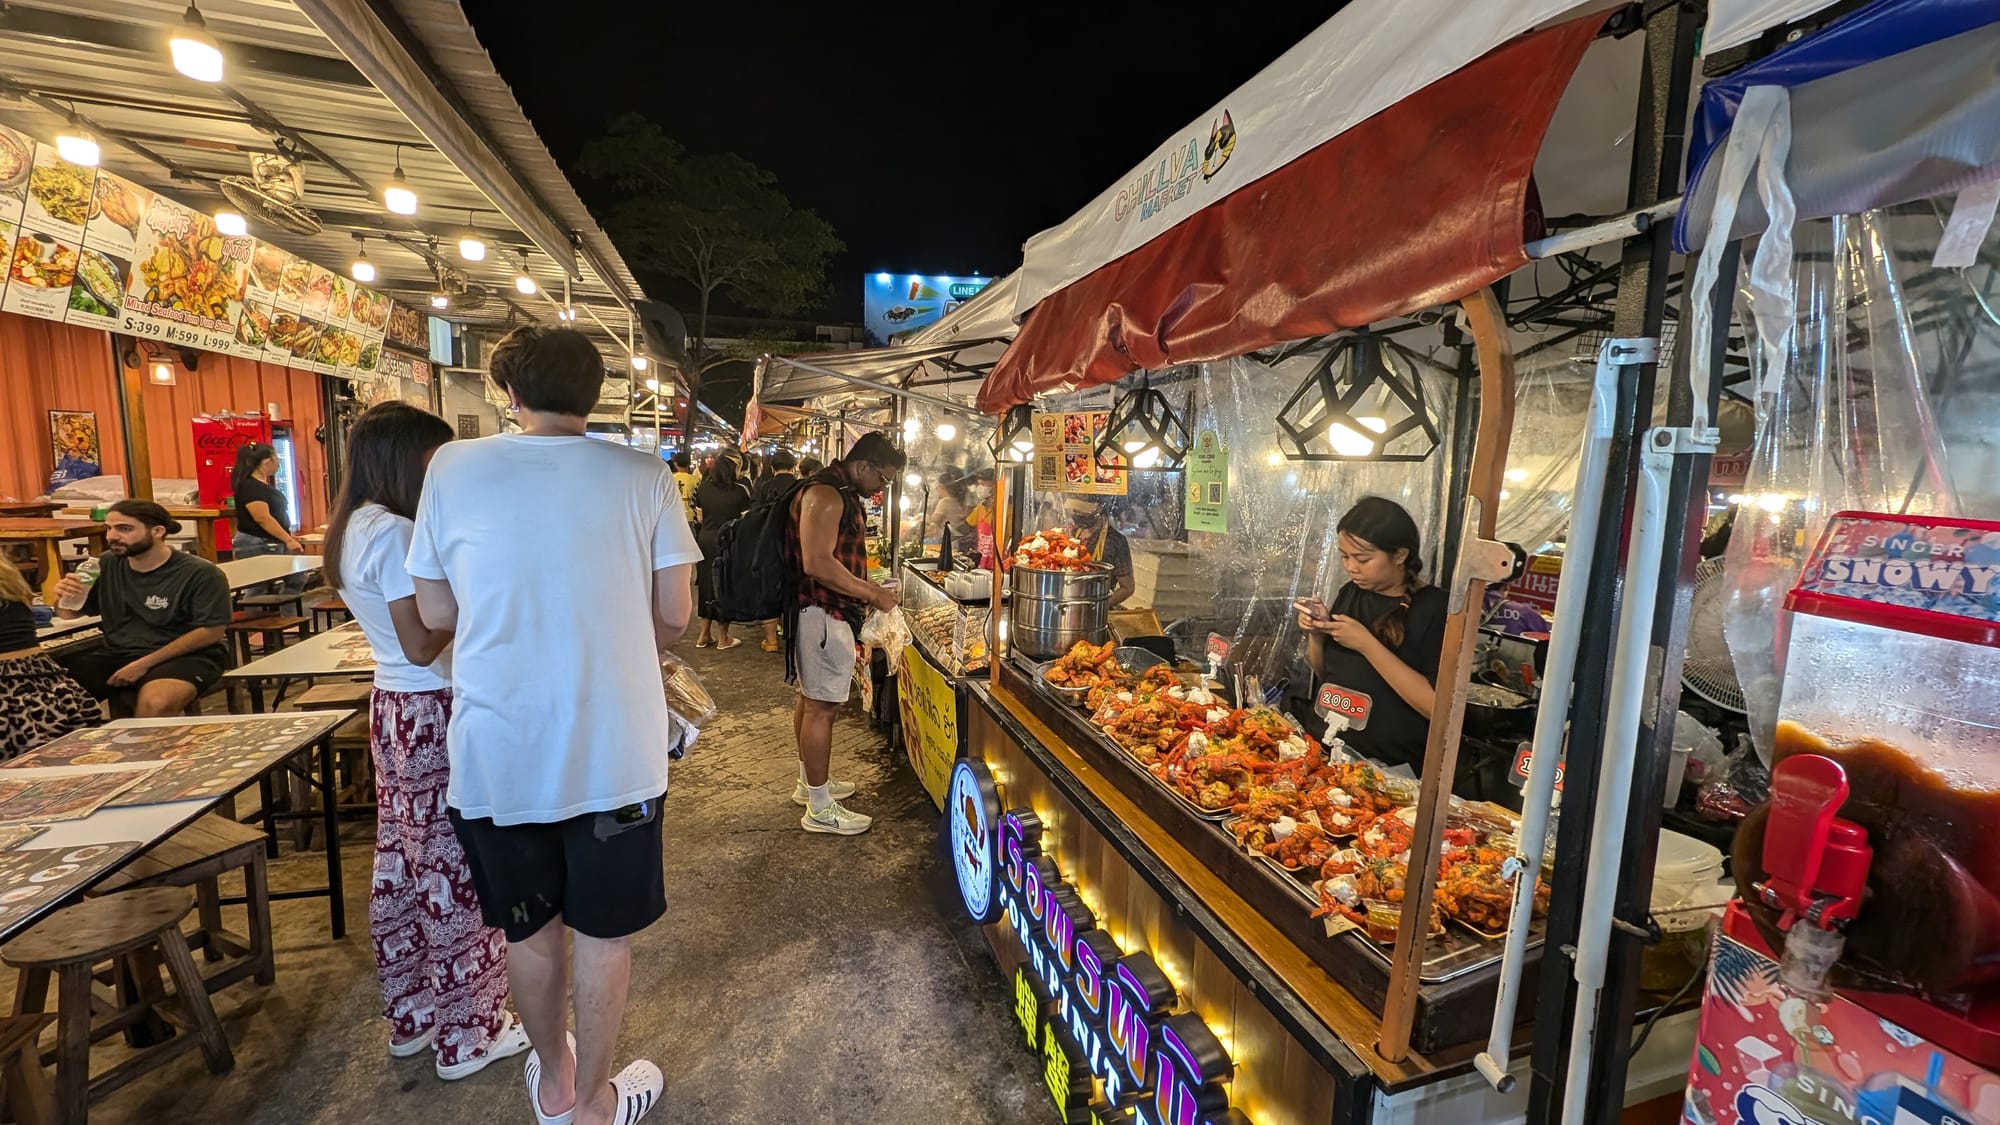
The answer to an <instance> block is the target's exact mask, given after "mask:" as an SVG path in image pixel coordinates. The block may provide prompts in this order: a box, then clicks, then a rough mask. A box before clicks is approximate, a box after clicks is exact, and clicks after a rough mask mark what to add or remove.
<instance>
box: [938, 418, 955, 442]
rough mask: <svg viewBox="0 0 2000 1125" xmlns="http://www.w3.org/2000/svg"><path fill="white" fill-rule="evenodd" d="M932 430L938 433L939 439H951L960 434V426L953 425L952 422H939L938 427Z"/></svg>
mask: <svg viewBox="0 0 2000 1125" xmlns="http://www.w3.org/2000/svg"><path fill="white" fill-rule="evenodd" d="M932 432H933V433H935V434H937V439H938V440H939V441H950V440H951V439H953V438H955V437H957V436H958V427H957V426H954V425H952V424H951V423H950V422H939V423H938V424H937V429H936V430H934V431H932Z"/></svg>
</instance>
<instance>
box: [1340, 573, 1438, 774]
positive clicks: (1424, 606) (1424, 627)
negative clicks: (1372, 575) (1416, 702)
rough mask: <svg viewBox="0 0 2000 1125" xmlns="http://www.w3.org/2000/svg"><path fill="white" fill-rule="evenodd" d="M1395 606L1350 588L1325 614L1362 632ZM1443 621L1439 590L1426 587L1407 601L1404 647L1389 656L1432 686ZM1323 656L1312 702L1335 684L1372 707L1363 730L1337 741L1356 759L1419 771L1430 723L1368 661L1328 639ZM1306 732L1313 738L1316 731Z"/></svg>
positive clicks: (1395, 600)
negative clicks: (1354, 624) (1354, 623)
mask: <svg viewBox="0 0 2000 1125" xmlns="http://www.w3.org/2000/svg"><path fill="white" fill-rule="evenodd" d="M1400 600H1401V599H1398V598H1391V597H1385V596H1383V595H1381V594H1377V593H1373V592H1372V591H1368V590H1363V589H1362V588H1361V587H1359V586H1356V585H1355V584H1354V583H1352V582H1350V583H1348V584H1347V585H1345V586H1342V587H1341V588H1340V592H1339V593H1338V594H1335V595H1334V598H1333V604H1332V605H1331V606H1329V607H1327V612H1328V614H1329V616H1334V617H1352V618H1353V619H1355V620H1356V621H1359V622H1361V624H1363V625H1365V626H1373V625H1374V624H1375V622H1376V621H1379V620H1380V619H1381V618H1382V617H1383V616H1384V615H1386V614H1388V613H1389V612H1390V611H1391V610H1394V609H1395V608H1396V606H1397V604H1398V603H1399V602H1400ZM1445 617H1446V604H1445V594H1444V591H1443V590H1441V589H1439V588H1438V587H1436V586H1425V587H1424V588H1422V589H1420V590H1417V591H1415V592H1414V593H1412V594H1411V595H1410V615H1409V618H1408V620H1407V621H1406V623H1405V625H1404V627H1403V643H1402V644H1400V645H1398V646H1396V647H1395V648H1393V649H1391V650H1390V651H1391V652H1393V653H1395V655H1396V658H1397V659H1398V660H1401V661H1402V662H1403V663H1405V664H1407V665H1409V666H1410V667H1411V668H1414V669H1416V671H1417V673H1418V674H1419V675H1421V676H1423V678H1424V679H1426V680H1429V681H1431V682H1432V683H1433V684H1435V683H1437V670H1438V656H1439V654H1440V653H1441V652H1442V651H1443V649H1444V619H1445ZM1323 650H1324V653H1325V656H1324V660H1325V665H1324V666H1323V667H1322V668H1320V669H1319V670H1318V676H1317V679H1318V682H1317V683H1315V684H1313V685H1312V696H1313V699H1317V698H1318V696H1319V688H1320V685H1321V684H1339V685H1340V686H1341V687H1344V688H1348V689H1350V690H1352V691H1358V692H1363V693H1365V694H1366V695H1367V696H1368V698H1369V700H1370V701H1371V702H1372V704H1373V708H1372V710H1371V711H1370V712H1369V715H1368V726H1367V728H1366V729H1364V730H1349V731H1348V732H1347V733H1345V734H1343V735H1341V736H1340V737H1341V740H1342V741H1344V742H1346V743H1347V745H1348V746H1349V747H1351V748H1352V749H1354V750H1355V751H1356V752H1357V753H1361V754H1366V755H1367V756H1369V757H1371V758H1375V759H1378V760H1380V761H1383V762H1387V763H1389V764H1390V765H1395V764H1397V763H1399V762H1407V763H1409V764H1411V765H1421V764H1422V763H1423V760H1424V743H1425V740H1426V739H1428V738H1429V737H1430V729H1431V722H1430V720H1429V719H1426V718H1425V717H1424V716H1423V715H1422V714H1420V713H1418V711H1417V709H1416V708H1414V707H1412V706H1410V705H1409V704H1408V703H1405V702H1404V701H1403V697H1402V696H1400V695H1397V694H1396V689H1395V688H1393V687H1390V686H1389V681H1387V680H1385V679H1383V678H1382V674H1381V673H1380V672H1377V671H1376V670H1375V666H1374V665H1372V664H1370V663H1368V658H1367V657H1365V656H1363V655H1361V654H1360V653H1358V652H1355V651H1354V650H1353V649H1349V648H1343V647H1341V646H1340V645H1338V644H1335V643H1334V640H1333V638H1332V637H1328V638H1326V643H1325V645H1324V646H1323ZM1313 699H1308V700H1306V706H1307V707H1311V706H1312V702H1313ZM1308 729H1311V730H1314V731H1315V733H1317V728H1312V727H1309V728H1308Z"/></svg>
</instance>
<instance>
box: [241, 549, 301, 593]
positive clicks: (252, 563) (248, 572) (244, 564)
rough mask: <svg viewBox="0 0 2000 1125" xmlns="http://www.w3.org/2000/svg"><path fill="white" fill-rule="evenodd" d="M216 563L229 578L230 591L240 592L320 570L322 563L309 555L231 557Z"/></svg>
mask: <svg viewBox="0 0 2000 1125" xmlns="http://www.w3.org/2000/svg"><path fill="white" fill-rule="evenodd" d="M216 565H217V566H219V567H221V568H222V576H223V577H224V578H227V579H228V580H229V590H230V592H231V593H239V592H241V591H244V590H247V589H249V588H250V587H252V586H262V585H263V584H265V583H266V582H276V581H277V580H279V579H280V578H290V577H291V576H292V575H294V574H306V573H309V572H311V571H315V570H318V569H319V566H320V563H319V560H318V559H316V558H313V557H311V556H309V555H258V556H257V557H256V558H254V559H231V560H229V561H228V562H226V563H217V564H216Z"/></svg>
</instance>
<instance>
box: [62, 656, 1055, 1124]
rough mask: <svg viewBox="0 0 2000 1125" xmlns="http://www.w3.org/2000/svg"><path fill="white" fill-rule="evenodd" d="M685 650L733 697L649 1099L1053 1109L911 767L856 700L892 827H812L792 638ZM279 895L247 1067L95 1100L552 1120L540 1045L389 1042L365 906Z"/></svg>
mask: <svg viewBox="0 0 2000 1125" xmlns="http://www.w3.org/2000/svg"><path fill="white" fill-rule="evenodd" d="M683 649H684V650H685V651H686V652H687V653H688V654H689V655H690V658H691V659H692V660H694V661H695V663H696V665H697V667H698V668H700V670H701V671H702V673H703V675H704V678H705V679H706V681H707V682H708V684H709V685H710V687H711V688H712V689H713V690H714V691H715V693H716V695H717V697H718V700H719V702H720V703H721V704H722V707H723V712H724V716H725V717H724V718H723V719H721V720H719V721H718V722H717V723H716V725H715V727H714V729H712V730H710V731H709V732H708V733H707V734H705V735H704V736H703V739H702V741H701V744H700V745H699V746H697V747H696V748H695V749H694V751H692V752H691V753H690V755H689V757H688V759H687V761H686V762H685V763H683V764H682V765H681V766H679V767H677V769H676V772H675V776H674V786H673V790H672V793H671V795H670V796H669V798H668V801H667V815H668V818H669V819H668V825H667V833H666V839H667V895H668V901H669V909H668V915H667V918H666V920H665V921H663V922H662V923H660V924H659V925H657V926H655V927H653V928H652V929H651V930H650V931H648V932H647V933H645V934H643V935H641V936H640V937H639V938H638V939H637V944H636V949H635V956H634V958H633V960H634V966H633V976H632V992H633V1006H632V1009H631V1014H630V1015H629V1016H628V1018H627V1020H626V1024H625V1032H624V1036H623V1040H622V1043H621V1047H620V1050H619V1058H620V1059H621V1060H622V1059H626V1058H630V1057H631V1056H632V1055H633V1054H634V1053H643V1054H645V1055H647V1056H648V1057H650V1058H652V1059H654V1060H655V1061H656V1062H658V1063H659V1064H660V1066H661V1068H662V1069H663V1070H665V1071H666V1074H667V1094H666V1101H665V1103H664V1104H663V1105H662V1106H661V1108H660V1109H658V1110H655V1111H654V1113H653V1115H652V1116H651V1117H649V1118H648V1120H659V1121H662V1122H663V1123H672V1125H724V1123H732V1122H745V1123H749V1122H757V1123H759V1125H794V1123H796V1125H807V1123H816V1122H832V1121H869V1122H879V1123H882V1125H898V1123H903V1122H908V1123H910V1125H917V1123H922V1125H933V1123H936V1122H952V1123H953V1125H979V1123H985V1122H992V1123H996V1125H997V1123H1001V1122H1021V1121H1032V1120H1039V1119H1041V1118H1043V1117H1046V1116H1047V1114H1046V1113H1045V1112H1043V1110H1045V1108H1046V1106H1045V1104H1044V1103H1045V1102H1046V1099H1047V1096H1048V1095H1047V1094H1046V1093H1045V1092H1041V1091H1039V1089H1038V1087H1039V1082H1040V1074H1039V1072H1038V1071H1037V1069H1036V1068H1035V1067H1034V1065H1033V1060H1032V1058H1031V1057H1030V1056H1029V1055H1028V1054H1027V1052H1026V1051H1024V1050H1022V1049H1021V1048H1020V1046H1019V1045H1018V1044H1017V1043H1016V1041H1015V1038H1014V1034H1012V1033H1010V1031H1009V1027H1010V1023H1011V1021H1010V1018H1009V1014H1008V998H1007V997H1006V995H1005V994H1004V993H1003V991H1002V989H1001V986H1000V982H999V979H998V975H997V974H996V972H995V970H994V968H993V965H992V962H991V960H990V959H989V958H988V957H987V955H986V952H985V950H984V947H983V946H982V945H981V943H980V940H979V937H978V934H977V933H976V932H975V931H974V930H973V929H972V927H971V926H970V925H969V924H967V923H964V922H963V921H961V919H960V917H959V916H958V915H957V914H955V913H954V912H953V911H952V910H951V909H950V907H949V902H950V900H949V897H948V896H949V894H950V893H951V892H950V891H949V889H948V887H947V880H948V876H947V875H946V873H945V871H944V870H943V868H942V866H941V863H940V860H941V856H940V853H939V850H938V848H937V846H936V828H935V825H936V821H935V816H936V813H935V810H934V809H933V807H932V806H931V804H930V802H929V799H928V798H926V797H925V796H924V794H923V793H922V791H921V790H920V789H919V788H918V786H917V784H916V781H915V780H914V779H913V778H912V777H911V776H910V773H909V770H908V769H907V768H903V767H899V766H898V765H897V764H895V763H894V762H892V761H891V760H890V758H889V755H888V754H887V753H886V752H884V751H883V750H882V749H881V748H880V746H879V740H878V739H877V737H876V736H874V735H873V734H871V733H870V732H868V731H867V730H866V728H865V727H864V726H863V725H862V724H861V723H860V722H859V721H858V720H850V719H849V718H846V717H843V719H842V722H841V725H840V727H839V728H838V730H837V733H836V740H837V745H836V749H835V754H834V761H835V764H836V769H839V770H841V775H842V776H844V777H848V778H851V779H852V780H854V781H855V782H856V783H858V784H859V785H860V786H861V789H862V796H860V797H857V798H856V799H855V800H854V802H853V804H854V805H855V807H856V808H858V809H861V810H863V811H866V812H869V813H872V814H874V815H875V817H876V822H875V828H874V830H873V831H872V832H870V833H869V834H868V835H866V836H862V837H858V838H855V839H837V838H832V837H824V836H808V835H806V834H804V833H802V832H800V831H799V828H798V816H799V814H798V809H797V808H796V807H795V806H793V805H792V804H791V803H790V801H789V799H788V798H789V796H790V794H789V789H790V785H791V780H792V777H793V771H794V770H795V769H796V764H795V763H796V759H795V758H794V757H793V752H792V744H791V707H790V701H791V697H790V694H789V692H788V691H787V689H786V688H785V686H784V684H783V682H782V677H781V674H780V671H779V658H778V657H775V656H771V655H768V654H766V653H764V652H761V651H759V650H758V648H757V646H756V645H755V644H754V643H746V644H744V645H743V646H742V647H741V648H738V649H735V650H733V651H731V652H728V653H722V654H717V653H714V652H712V651H701V652H696V651H694V650H693V648H692V646H691V645H684V646H683ZM843 767H844V769H843ZM366 839H367V832H366V830H365V829H364V830H358V831H356V832H355V833H354V834H353V835H351V836H350V837H349V845H348V847H349V851H348V855H349V857H350V858H349V862H348V864H347V880H348V887H349V888H350V901H349V918H350V919H353V920H357V921H358V920H359V919H361V918H363V917H364V911H365V909H366V907H365V902H364V901H363V897H362V896H363V894H364V893H365V892H364V891H363V890H361V888H365V887H367V885H368V881H369V859H368V847H367V845H366V842H365V841H366ZM319 863H320V861H319V860H318V859H316V858H314V857H312V856H307V857H305V858H304V859H303V860H296V859H294V858H293V857H292V856H291V853H289V852H287V854H286V858H285V859H284V860H281V861H280V862H279V863H278V865H277V866H276V868H275V869H274V876H273V878H274V881H275V882H276V883H277V885H279V886H281V887H282V886H287V885H295V884H296V885H303V884H304V883H305V882H307V881H310V880H311V878H312V876H313V871H314V868H315V867H316V866H318V864H319ZM321 870H322V871H323V868H322V869H321ZM277 911H278V914H277V920H276V924H277V930H278V950H277V954H278V983H277V985H276V986H275V987H274V988H272V989H269V990H266V991H262V992H261V993H260V991H259V990H257V989H256V988H254V986H252V987H248V988H242V987H239V988H237V989H233V990H231V991H230V992H226V993H224V994H223V995H222V996H220V997H218V1003H217V1007H218V1009H219V1010H220V1011H221V1012H222V1014H223V1016H224V1019H225V1024H226V1027H227V1029H228V1032H229V1038H230V1041H231V1043H232V1045H233V1046H234V1048H235V1050H236V1069H235V1071H234V1072H232V1073H230V1074H228V1075H225V1076H223V1077H220V1078H218V1077H215V1076H212V1075H210V1074H209V1073H208V1072H207V1071H206V1070H204V1069H202V1067H201V1064H200V1056H199V1055H198V1054H190V1055H188V1056H184V1057H183V1059H180V1060H176V1061H175V1063H174V1064H172V1065H169V1066H167V1067H166V1068H165V1069H164V1070H162V1071H161V1072H159V1073H157V1074H155V1075H151V1076H148V1077H147V1078H145V1079H142V1080H141V1081H140V1082H138V1083H136V1084H134V1085H133V1086H131V1087H128V1088H127V1089H125V1090H121V1091H119V1092H118V1093H115V1094H113V1095H111V1096H110V1097H108V1098H105V1099H104V1100H102V1101H100V1102H98V1103H97V1104H96V1105H94V1106H93V1107H92V1110H91V1121H92V1122H93V1125H121V1123H131V1125H162V1123H168V1122H192V1121H228V1122H232V1123H242V1125H251V1123H284V1125H293V1123H301V1125H302V1123H307V1122H313V1123H320V1122H324V1123H328V1125H331V1123H333V1122H339V1123H341V1125H365V1123H372V1122H392V1121H394V1122H402V1121H414V1120H420V1119H427V1118H434V1117H435V1116H437V1115H449V1119H453V1120H458V1121H467V1122H470V1121H477V1122H482V1123H493V1125H500V1123H505V1122H514V1121H528V1120H532V1119H531V1118H530V1117H529V1116H528V1111H527V1106H526V1104H525V1102H524V1096H525V1095H524V1094H523V1092H522V1086H521V1078H520V1065H519V1063H518V1061H511V1060H510V1061H508V1062H505V1063H501V1064H497V1065H495V1066H494V1067H493V1068H491V1070H490V1071H489V1072H487V1073H484V1074H480V1075H477V1076H475V1077H473V1078H471V1079H467V1080H465V1081H463V1082H459V1083H455V1084H452V1085H449V1086H447V1085H446V1084H444V1083H441V1082H439V1081H438V1080H437V1078H436V1076H435V1075H433V1074H431V1073H430V1062H429V1061H428V1060H427V1059H425V1060H410V1061H406V1062H392V1061H390V1059H389V1058H388V1054H387V1051H386V1050H385V1046H384V1044H385V1042H386V1040H385V1034H386V1033H385V1029H384V1024H383V1022H382V1021H381V1020H380V1019H379V1018H378V1004H379V999H378V994H377V992H376V987H375V977H374V968H373V962H372V960H371V959H370V954H369V943H368V937H367V933H366V930H365V922H359V925H360V926H361V927H363V928H361V929H360V930H359V932H350V935H349V937H348V939H347V940H346V941H344V942H338V943H336V942H332V941H329V940H328V939H327V937H326V913H325V907H324V904H323V903H322V902H286V903H279V904H277ZM246 1001H247V1003H248V1006H249V1007H250V1008H251V1009H252V1010H250V1011H247V1012H246V1011H245V1010H244V1009H245V1006H246ZM232 1013H235V1014H234V1015H232Z"/></svg>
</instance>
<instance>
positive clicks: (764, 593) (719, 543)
mask: <svg viewBox="0 0 2000 1125" xmlns="http://www.w3.org/2000/svg"><path fill="white" fill-rule="evenodd" d="M803 487H804V485H803V484H794V485H792V486H791V487H789V488H787V489H785V490H784V492H782V493H781V494H779V495H777V496H774V497H772V498H771V499H769V500H766V501H764V502H763V503H761V504H754V505H752V506H751V508H750V510H749V511H747V512H745V513H743V514H742V515H740V516H738V517H736V518H735V519H733V520H730V521H729V522H728V523H726V524H724V525H723V526H722V532H721V534H720V535H718V536H717V537H716V553H715V563H714V566H715V605H716V611H717V612H718V613H720V614H721V615H722V616H721V620H723V621H770V620H773V619H774V618H778V617H783V616H784V614H785V610H786V609H787V608H788V607H789V605H790V598H789V595H791V594H792V593H793V592H795V591H796V590H797V589H798V579H799V576H798V575H796V574H793V573H792V571H791V567H789V566H788V565H786V563H785V536H786V535H787V534H788V533H789V531H790V526H789V525H790V521H791V518H792V498H793V497H795V496H797V495H798V492H799V489H801V488H803Z"/></svg>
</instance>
